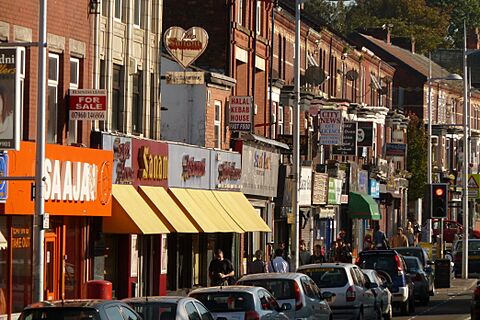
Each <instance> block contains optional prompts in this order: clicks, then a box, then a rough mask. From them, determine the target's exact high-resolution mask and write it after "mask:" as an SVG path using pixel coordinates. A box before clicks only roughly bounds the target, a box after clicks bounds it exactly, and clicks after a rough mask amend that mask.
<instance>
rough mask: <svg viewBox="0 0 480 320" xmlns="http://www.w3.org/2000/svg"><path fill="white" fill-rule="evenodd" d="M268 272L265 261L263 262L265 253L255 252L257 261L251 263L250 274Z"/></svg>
mask: <svg viewBox="0 0 480 320" xmlns="http://www.w3.org/2000/svg"><path fill="white" fill-rule="evenodd" d="M264 272H268V270H267V268H266V265H265V261H264V260H263V251H262V250H257V251H255V261H252V262H250V264H249V266H248V274H253V273H264Z"/></svg>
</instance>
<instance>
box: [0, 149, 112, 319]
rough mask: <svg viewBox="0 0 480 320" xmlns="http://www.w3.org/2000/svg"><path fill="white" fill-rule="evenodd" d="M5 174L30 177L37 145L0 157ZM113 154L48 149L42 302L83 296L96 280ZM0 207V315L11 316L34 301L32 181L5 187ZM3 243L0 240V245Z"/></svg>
mask: <svg viewBox="0 0 480 320" xmlns="http://www.w3.org/2000/svg"><path fill="white" fill-rule="evenodd" d="M2 160H4V164H5V165H6V166H5V167H3V169H6V168H8V170H4V171H3V174H6V175H8V176H23V177H28V176H34V174H35V143H32V142H21V145H20V150H19V151H9V152H8V154H4V155H3V156H2ZM112 160H113V156H112V153H111V152H108V151H102V150H94V149H88V148H78V147H70V146H61V145H47V146H46V159H45V173H46V175H45V212H46V214H48V216H49V222H48V223H46V225H45V226H44V228H45V240H44V253H45V255H44V256H45V260H44V266H45V268H44V272H45V274H44V297H43V298H44V299H45V300H57V299H75V298H84V297H86V282H87V281H89V280H92V279H93V278H94V272H93V271H92V270H93V264H92V263H91V262H92V261H93V260H94V257H95V250H94V247H93V246H91V245H90V244H91V243H93V242H94V240H95V239H94V235H95V234H96V233H97V229H98V226H99V222H100V221H101V217H106V216H109V215H111V208H112V197H111V195H112V184H111V172H112V171H111V169H112ZM1 189H2V203H1V205H0V211H1V215H0V231H1V234H2V237H3V238H1V237H0V238H1V240H2V244H1V248H2V249H0V268H1V271H0V313H1V314H15V313H18V312H20V311H21V310H22V309H23V307H24V306H26V305H27V304H29V303H31V302H32V273H33V265H32V262H33V255H34V252H33V226H32V222H33V214H34V199H33V194H34V189H33V183H32V181H25V180H23V181H9V182H3V183H2V186H1ZM3 240H4V241H3Z"/></svg>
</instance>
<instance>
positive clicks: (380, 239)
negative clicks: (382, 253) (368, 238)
mask: <svg viewBox="0 0 480 320" xmlns="http://www.w3.org/2000/svg"><path fill="white" fill-rule="evenodd" d="M373 230H374V231H373V242H374V245H375V248H376V249H378V250H382V249H388V241H387V236H386V235H385V232H383V231H382V230H380V225H379V224H376V225H375V227H374V229H373Z"/></svg>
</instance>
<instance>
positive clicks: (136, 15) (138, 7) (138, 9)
mask: <svg viewBox="0 0 480 320" xmlns="http://www.w3.org/2000/svg"><path fill="white" fill-rule="evenodd" d="M141 23H142V1H140V0H134V2H133V24H134V25H136V26H137V27H140V26H141Z"/></svg>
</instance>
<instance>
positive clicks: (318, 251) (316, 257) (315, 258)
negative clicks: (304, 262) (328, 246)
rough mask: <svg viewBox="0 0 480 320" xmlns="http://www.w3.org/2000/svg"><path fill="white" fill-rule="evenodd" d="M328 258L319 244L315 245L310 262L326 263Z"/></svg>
mask: <svg viewBox="0 0 480 320" xmlns="http://www.w3.org/2000/svg"><path fill="white" fill-rule="evenodd" d="M325 262H327V260H326V259H325V256H324V255H323V253H322V246H321V245H319V244H316V245H315V248H314V249H313V254H312V256H311V257H310V263H325Z"/></svg>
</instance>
